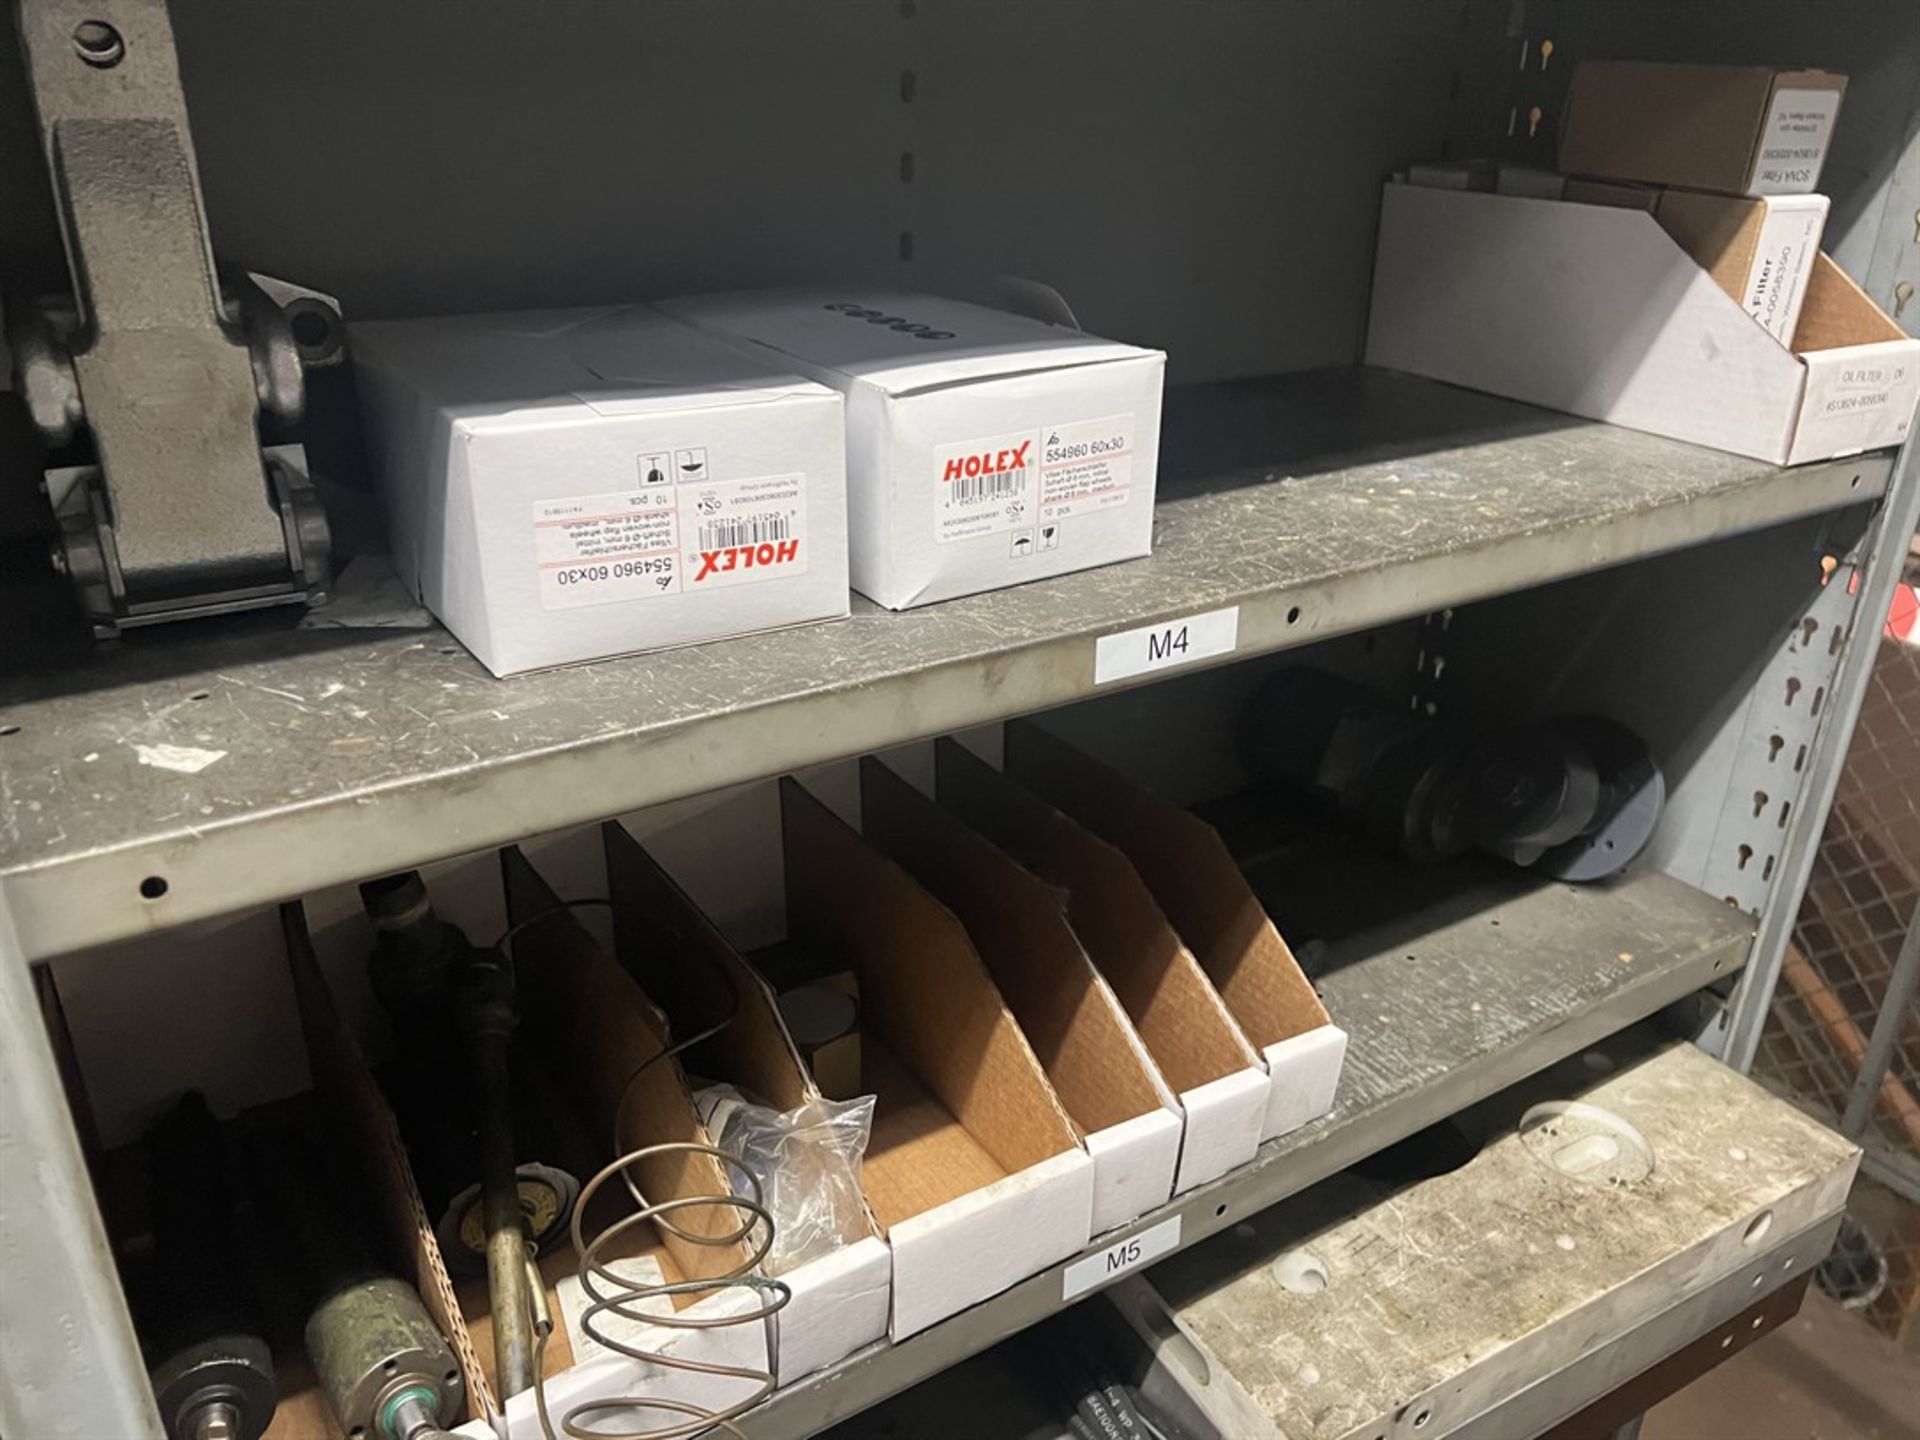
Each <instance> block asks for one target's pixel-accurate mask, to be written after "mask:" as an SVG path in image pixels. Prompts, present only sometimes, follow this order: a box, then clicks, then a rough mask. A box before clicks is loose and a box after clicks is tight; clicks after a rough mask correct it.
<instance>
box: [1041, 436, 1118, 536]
mask: <svg viewBox="0 0 1920 1440" xmlns="http://www.w3.org/2000/svg"><path fill="white" fill-rule="evenodd" d="M1132 489H1133V416H1131V415H1109V416H1107V417H1106V418H1105V419H1103V420H1083V421H1081V422H1080V423H1079V424H1077V425H1060V426H1056V427H1055V428H1053V429H1051V430H1048V431H1047V432H1046V438H1045V439H1044V440H1043V441H1042V443H1041V447H1040V518H1041V519H1042V520H1066V519H1068V518H1070V517H1072V516H1074V515H1085V514H1088V513H1089V512H1091V511H1094V510H1110V509H1112V508H1113V507H1114V506H1116V505H1124V504H1126V503H1127V495H1128V494H1129V493H1130V492H1131V491H1132Z"/></svg>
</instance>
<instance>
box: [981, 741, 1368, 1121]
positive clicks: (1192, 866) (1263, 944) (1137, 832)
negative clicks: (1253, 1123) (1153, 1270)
mask: <svg viewBox="0 0 1920 1440" xmlns="http://www.w3.org/2000/svg"><path fill="white" fill-rule="evenodd" d="M1006 766H1007V774H1008V775H1010V776H1012V777H1013V778H1014V779H1015V780H1018V781H1020V782H1021V783H1022V784H1023V785H1025V786H1027V787H1028V788H1029V789H1031V790H1032V791H1033V792H1034V793H1035V794H1037V795H1039V796H1041V797H1042V798H1044V799H1045V800H1047V801H1048V802H1049V803H1051V804H1053V805H1056V806H1058V807H1059V808H1060V809H1061V810H1062V811H1064V812H1065V813H1066V814H1067V815H1069V816H1071V817H1072V818H1073V819H1075V820H1077V821H1079V822H1080V823H1081V824H1082V825H1085V826H1086V827H1087V828H1088V829H1089V830H1091V831H1093V832H1094V834H1096V835H1098V836H1099V837H1100V838H1101V839H1103V840H1105V841H1107V842H1108V843H1109V844H1111V845H1114V846H1116V847H1117V848H1118V849H1119V850H1120V851H1121V852H1122V853H1123V854H1125V855H1126V857H1127V858H1128V859H1129V860H1130V861H1132V862H1133V866H1134V868H1135V869H1136V870H1138V871H1139V872H1140V877H1141V879H1143V880H1144V881H1146V883H1147V888H1148V889H1150V890H1151V891H1152V892H1153V895H1154V898H1155V899H1156V900H1158V901H1159V902H1160V905H1161V908H1162V909H1164V910H1165V911H1166V913H1167V918H1168V919H1170V920H1171V921H1172V922H1173V928H1174V929H1175V930H1176V931H1177V932H1178V933H1179V935H1180V938H1181V939H1183V940H1185V941H1186V942H1187V945H1188V946H1189V947H1190V948H1191V949H1192V951H1193V954H1194V958H1195V959H1197V960H1198V961H1199V962H1200V968H1201V969H1202V970H1204V971H1206V973H1207V976H1208V978H1209V979H1211V980H1212V981H1213V983H1214V985H1215V987H1216V988H1218V990H1219V991H1220V998H1221V999H1222V1000H1224V1001H1225V1002H1226V1006H1227V1009H1228V1010H1229V1011H1230V1012H1231V1013H1232V1015H1233V1018H1234V1019H1235V1020H1236V1021H1238V1022H1239V1025H1240V1028H1241V1030H1242V1031H1243V1032H1245V1034H1246V1037H1247V1039H1248V1040H1249V1041H1251V1042H1252V1043H1253V1046H1254V1048H1255V1049H1256V1050H1258V1051H1259V1052H1260V1055H1261V1058H1262V1059H1263V1060H1264V1061H1265V1062H1266V1065H1267V1071H1268V1073H1269V1075H1270V1076H1271V1077H1272V1081H1273V1085H1272V1090H1271V1093H1270V1094H1269V1096H1268V1103H1267V1114H1266V1121H1265V1124H1264V1126H1263V1128H1262V1132H1261V1138H1262V1139H1266V1140H1270V1139H1272V1138H1273V1137H1274V1136H1276V1135H1284V1134H1286V1133H1287V1132H1288V1131H1290V1130H1296V1129H1298V1128H1299V1127H1300V1126H1302V1125H1304V1124H1305V1123H1306V1122H1307V1121H1309V1120H1311V1119H1313V1118H1314V1117H1315V1116H1318V1115H1324V1114H1325V1113H1326V1112H1327V1111H1328V1110H1330V1109H1331V1108H1332V1107H1333V1096H1334V1090H1335V1088H1336V1086H1337V1085H1338V1083H1339V1080H1340V1067H1341V1065H1342V1064H1343V1063H1344V1061H1345V1059H1346V1051H1347V1036H1346V1032H1345V1031H1344V1030H1342V1029H1340V1027H1339V1026H1337V1025H1335V1024H1334V1023H1333V1021H1332V1019H1331V1018H1330V1017H1329V1016H1328V1014H1327V1008H1326V1006H1325V1005H1323V1004H1321V1002H1320V997H1319V996H1318V995H1317V994H1315V993H1314V989H1313V986H1312V984H1311V983H1309V981H1308V980H1307V977H1306V975H1305V974H1304V973H1303V972H1302V971H1301V969H1300V964H1299V962H1298V961H1297V960H1295V959H1294V958H1293V952H1292V951H1291V950H1290V949H1288V948H1287V942H1286V941H1285V940H1284V939H1282V938H1281V936H1280V932H1279V930H1278V929H1276V928H1275V926H1274V923H1273V920H1272V917H1270V916H1269V915H1268V914H1267V911H1266V908H1265V907H1264V906H1263V905H1261V903H1260V901H1259V899H1258V898H1257V897H1255V895H1254V893H1253V889H1252V887H1251V886H1249V885H1248V884H1247V880H1246V876H1244V875H1243V874H1242V873H1241V872H1240V867H1239V866H1238V865H1236V864H1235V863H1234V861H1233V856H1232V855H1231V854H1230V853H1229V852H1228V850H1227V846H1226V842H1225V841H1223V840H1222V839H1221V838H1220V835H1219V833H1218V832H1217V831H1216V830H1215V829H1214V828H1213V827H1212V826H1211V825H1209V824H1207V823H1206V822H1205V821H1204V820H1201V819H1200V818H1199V817H1198V816H1196V815H1194V814H1192V813H1190V812H1189V811H1186V810H1184V809H1182V808H1181V807H1180V806H1178V805H1175V804H1173V803H1172V802H1171V801H1168V800H1164V799H1162V798H1161V797H1160V796H1158V795H1155V794H1153V793H1152V792H1151V791H1149V790H1145V789H1143V788H1141V787H1140V786H1138V785H1135V784H1134V783H1133V782H1131V781H1130V780H1127V779H1126V778H1125V777H1123V776H1122V775H1120V774H1119V773H1118V772H1116V771H1114V770H1112V769H1110V768H1108V767H1107V766H1106V765H1103V764H1101V763H1100V762H1099V761H1097V760H1095V759H1094V758H1093V757H1092V756H1090V755H1087V754H1086V753H1085V752H1083V751H1081V750H1079V749H1077V748H1076V747H1074V746H1073V745H1070V744H1068V743H1067V742H1066V741H1064V740H1062V739H1060V738H1059V737H1058V736H1055V735H1053V734H1051V733H1049V732H1048V731H1046V730H1043V729H1041V728H1040V727H1039V726H1038V725H1035V724H1033V723H1032V722H1030V721H1015V722H1013V723H1011V724H1009V725H1008V726H1007V729H1006Z"/></svg>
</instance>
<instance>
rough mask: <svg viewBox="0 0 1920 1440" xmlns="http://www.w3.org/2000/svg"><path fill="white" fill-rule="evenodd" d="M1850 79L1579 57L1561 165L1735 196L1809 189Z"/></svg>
mask: <svg viewBox="0 0 1920 1440" xmlns="http://www.w3.org/2000/svg"><path fill="white" fill-rule="evenodd" d="M1846 89H1847V77H1846V76H1844V75H1836V74H1833V73H1832V72H1830V71H1826V70H1775V69H1772V68H1771V67H1769V66H1765V65H1661V64H1648V63H1642V62H1638V61H1627V60H1583V61H1582V62H1581V63H1580V66H1579V68H1578V69H1576V70H1575V71H1574V72H1573V84H1572V86H1571V88H1570V89H1569V90H1568V92H1567V112H1566V118H1565V120H1564V121H1563V122H1562V124H1561V130H1560V169H1561V170H1562V171H1563V172H1565V173H1566V174H1568V175H1587V176H1594V177H1596V178H1600V179H1606V180H1644V181H1646V182H1648V183H1649V184H1653V185H1679V186H1683V187H1685V188H1687V189H1690V190H1718V191H1721V192H1723V193H1725V194H1729V195H1807V194H1811V193H1812V192H1813V191H1815V190H1818V189H1819V188H1820V168H1821V166H1822V165H1824V164H1825V163H1826V159H1827V147H1828V145H1829V144H1830V143H1831V141H1832V139H1833V126H1834V121H1835V119H1836V118H1837V117H1838V116H1839V113H1840V99H1841V97H1842V96H1843V95H1844V94H1845V93H1846Z"/></svg>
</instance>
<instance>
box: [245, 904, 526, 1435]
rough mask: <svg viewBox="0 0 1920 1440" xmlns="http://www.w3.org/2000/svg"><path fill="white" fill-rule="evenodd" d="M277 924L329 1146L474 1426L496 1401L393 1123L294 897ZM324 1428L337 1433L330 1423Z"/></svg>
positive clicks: (318, 1408)
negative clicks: (349, 1173) (455, 1375)
mask: <svg viewBox="0 0 1920 1440" xmlns="http://www.w3.org/2000/svg"><path fill="white" fill-rule="evenodd" d="M280 926H281V934H282V935H283V937H284V938H285V941H286V951H287V968H288V971H289V972H290V973H291V975H292V978H293V994H294V1002H295V1005H296V1007H297V1008H298V1010H299V1015H300V1033H301V1036H302V1038H303V1039H304V1040H305V1042H306V1049H307V1061H308V1064H309V1066H310V1068H311V1070H312V1074H313V1088H314V1095H315V1097H316V1098H317V1099H318V1101H319V1102H320V1106H321V1109H322V1111H323V1113H324V1114H325V1116H326V1119H327V1123H328V1125H329V1126H330V1127H332V1128H333V1129H334V1130H335V1131H336V1132H337V1134H338V1135H339V1137H340V1138H341V1139H342V1140H343V1141H345V1142H346V1143H344V1144H341V1145H337V1146H336V1147H335V1149H336V1150H337V1151H339V1152H340V1153H339V1158H340V1159H341V1160H342V1161H343V1162H344V1163H348V1164H352V1165H357V1166H359V1168H360V1169H361V1172H362V1174H361V1179H362V1181H363V1183H364V1184H366V1185H367V1187H368V1188H369V1189H370V1191H371V1192H372V1198H373V1201H374V1208H375V1210H377V1212H378V1213H379V1215H380V1217H381V1219H382V1222H383V1224H382V1229H383V1231H384V1234H383V1235H382V1237H381V1239H382V1245H381V1247H380V1248H381V1250H382V1252H383V1258H384V1259H385V1260H386V1261H387V1263H388V1264H390V1265H392V1266H393V1267H394V1273H395V1274H397V1275H398V1276H399V1277H400V1278H401V1279H402V1280H405V1281H406V1282H407V1283H408V1284H410V1285H412V1286H413V1287H414V1289H415V1290H417V1291H418V1292H419V1293H420V1301H421V1303H422V1304H423V1305H425V1306H426V1309H427V1314H428V1315H429V1316H430V1317H431V1318H432V1320H433V1323H434V1325H435V1326H436V1327H438V1329H439V1331H440V1333H441V1334H442V1335H444V1336H445V1337H446V1338H447V1342H448V1343H449V1344H450V1345H452V1347H453V1352H454V1355H455V1356H456V1357H457V1358H458V1360H459V1364H460V1378H461V1380H462V1381H463V1382H464V1384H465V1387H466V1394H467V1413H468V1414H469V1415H470V1416H472V1417H474V1419H475V1422H476V1423H484V1422H483V1421H481V1420H480V1417H482V1416H484V1415H486V1414H487V1413H488V1412H489V1411H492V1410H497V1409H498V1402H497V1401H496V1400H495V1399H494V1390H493V1387H492V1385H491V1383H490V1382H489V1380H488V1377H487V1373H486V1370H485V1369H484V1368H483V1366H482V1364H481V1361H480V1354H479V1349H478V1347H477V1346H476V1345H475V1343H474V1340H473V1337H472V1335H471V1334H470V1333H469V1331H468V1329H467V1326H466V1323H465V1322H464V1321H463V1320H462V1318H461V1314H460V1302H459V1300H458V1298H457V1297H456V1295H455V1293H454V1286H453V1281H452V1279H451V1278H450V1277H449V1276H448V1274H447V1267H446V1262H445V1260H444V1259H443V1258H442V1256H441V1254H440V1242H439V1241H438V1240H437V1239H435V1238H434V1233H433V1222H432V1220H431V1219H430V1218H428V1215H427V1207H426V1205H425V1203H424V1202H423V1201H422V1200H421V1198H420V1187H419V1185H418V1184H417V1183H416V1182H415V1180H414V1175H413V1165H412V1163H411V1162H410V1161H409V1160H408V1159H407V1151H406V1146H405V1145H404V1144H403V1143H402V1141H401V1139H400V1126H399V1124H398V1122H397V1121H395V1119H394V1117H393V1111H392V1109H391V1108H390V1107H389V1106H388V1104H387V1100H386V1097H385V1096H384V1095H383V1094H381V1092H380V1085H379V1082H378V1081H376V1080H375V1079H374V1077H373V1070H372V1067H371V1066H369V1065H368V1063H367V1057H366V1054H365V1052H363V1051H362V1050H361V1048H360V1044H359V1042H358V1041H357V1040H355V1039H354V1038H353V1035H352V1033H351V1032H350V1031H349V1030H348V1029H347V1027H346V1026H345V1024H343V1023H342V1021H341V1017H340V1011H339V1008H338V1007H337V1006H336V1005H335V1004H334V999H333V992H332V990H331V989H330V988H329V987H328V985H327V981H326V977H325V976H323V975H322V974H321V973H320V965H319V962H318V961H317V960H316V959H315V957H314V953H313V942H312V939H311V937H310V936H309V935H308V933H307V921H306V914H305V912H304V911H303V910H302V908H301V906H300V904H299V902H298V901H293V902H289V903H288V904H285V905H282V906H281V907H280ZM324 1410H326V1407H325V1405H324V1404H322V1405H319V1406H309V1407H306V1411H307V1412H310V1413H317V1412H319V1411H324ZM326 1418H327V1419H328V1420H329V1421H331V1420H332V1413H331V1411H327V1412H326ZM274 1433H275V1434H276V1435H278V1434H280V1433H281V1432H278V1431H276V1432H274ZM328 1433H330V1434H337V1433H338V1424H337V1422H335V1423H334V1424H333V1426H332V1429H331V1431H330V1432H328ZM289 1440H291V1437H289Z"/></svg>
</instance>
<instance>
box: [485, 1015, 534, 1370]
mask: <svg viewBox="0 0 1920 1440" xmlns="http://www.w3.org/2000/svg"><path fill="white" fill-rule="evenodd" d="M473 1058H474V1072H475V1073H474V1081H475V1089H476V1092H477V1093H476V1098H477V1099H478V1100H479V1109H480V1207H481V1208H480V1214H481V1219H482V1221H483V1222H484V1223H485V1225H486V1230H487V1293H488V1296H489V1298H490V1299H491V1301H492V1304H493V1360H494V1366H495V1368H496V1371H497V1373H498V1374H499V1377H500V1391H501V1397H502V1398H503V1399H504V1398H506V1397H507V1396H511V1395H518V1394H519V1393H520V1392H521V1391H522V1390H525V1389H527V1388H528V1387H529V1386H530V1385H532V1384H533V1303H532V1298H531V1297H530V1296H529V1294H528V1284H527V1231H526V1222H525V1218H524V1217H523V1215H522V1214H521V1210H520V1185H519V1179H518V1176H517V1175H516V1174H515V1171H514V1163H513V1110H512V1104H513V1096H512V1088H511V1084H510V1082H509V1079H508V1074H507V1038H506V1036H505V1035H503V1034H502V1035H495V1034H488V1035H483V1036H480V1037H478V1038H476V1040H475V1041H474V1044H473Z"/></svg>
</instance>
